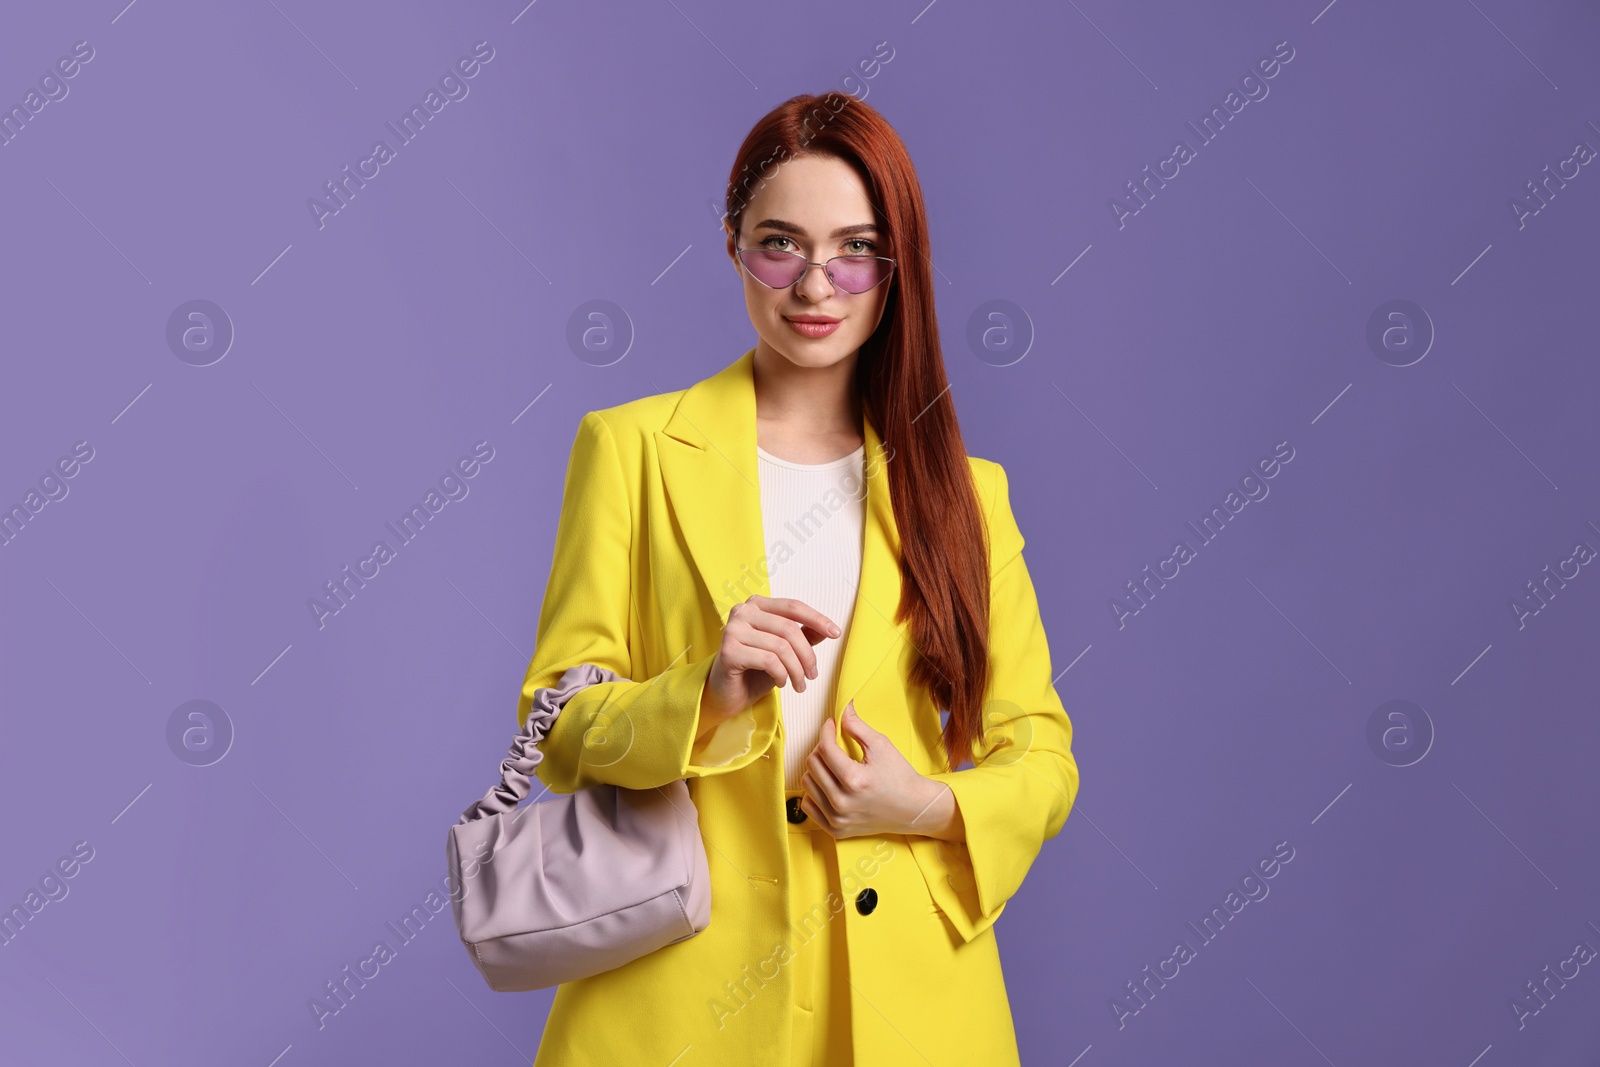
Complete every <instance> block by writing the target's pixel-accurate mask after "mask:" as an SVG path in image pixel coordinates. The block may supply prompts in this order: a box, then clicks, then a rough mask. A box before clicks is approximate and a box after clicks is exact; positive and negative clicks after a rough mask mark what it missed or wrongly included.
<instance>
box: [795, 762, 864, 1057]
mask: <svg viewBox="0 0 1600 1067" xmlns="http://www.w3.org/2000/svg"><path fill="white" fill-rule="evenodd" d="M799 795H800V793H799V792H798V791H790V792H789V793H788V796H790V797H793V796H799ZM787 825H788V827H789V870H790V874H791V878H792V882H791V885H790V894H789V900H790V903H789V944H790V951H791V952H793V953H794V958H793V959H792V960H790V961H789V963H788V966H789V967H791V968H793V974H794V1005H793V1007H792V1010H791V1012H790V1015H791V1018H792V1024H791V1026H792V1032H793V1045H792V1049H793V1052H792V1054H791V1057H790V1060H789V1063H790V1065H791V1067H852V1063H853V1056H852V1052H851V1047H850V980H849V970H848V969H847V966H846V959H847V954H848V953H847V948H846V943H845V929H844V923H845V919H844V912H843V910H842V909H843V908H848V907H854V906H855V901H853V900H850V899H847V898H846V897H845V896H844V889H843V888H842V886H841V885H840V880H839V859H838V854H837V853H836V852H835V851H834V847H833V837H832V835H831V834H829V833H828V831H826V830H824V829H823V828H822V827H820V826H818V825H817V823H816V821H815V820H813V819H809V818H808V819H806V820H805V821H804V822H799V823H787ZM836 904H841V905H842V907H841V908H840V910H837V911H836V910H834V905H836Z"/></svg>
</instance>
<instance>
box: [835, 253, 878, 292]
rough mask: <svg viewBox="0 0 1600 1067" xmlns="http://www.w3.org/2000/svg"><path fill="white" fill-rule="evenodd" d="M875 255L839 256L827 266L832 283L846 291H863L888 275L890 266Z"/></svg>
mask: <svg viewBox="0 0 1600 1067" xmlns="http://www.w3.org/2000/svg"><path fill="white" fill-rule="evenodd" d="M892 265H893V264H891V263H890V262H889V261H888V260H887V259H880V258H878V257H877V256H840V257H839V258H837V259H835V260H834V261H833V262H832V263H831V264H830V265H829V267H828V271H829V273H830V274H831V275H832V277H833V284H835V285H837V286H838V287H839V288H841V289H843V290H844V291H845V292H847V293H864V292H866V291H867V290H868V289H871V288H873V287H874V286H876V285H878V284H879V283H880V282H882V281H883V280H884V279H885V278H887V277H888V276H889V268H890V267H891V266H892Z"/></svg>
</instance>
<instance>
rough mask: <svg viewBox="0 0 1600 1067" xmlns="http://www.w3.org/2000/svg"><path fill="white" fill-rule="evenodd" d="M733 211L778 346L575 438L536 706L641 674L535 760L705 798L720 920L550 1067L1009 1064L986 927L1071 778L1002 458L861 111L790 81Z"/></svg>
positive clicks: (910, 206)
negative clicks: (965, 433)
mask: <svg viewBox="0 0 1600 1067" xmlns="http://www.w3.org/2000/svg"><path fill="white" fill-rule="evenodd" d="M725 226H726V229H727V234H728V253H729V257H730V260H731V265H732V266H733V268H734V269H735V270H736V271H737V272H738V274H739V277H740V278H741V279H742V281H743V286H744V297H745V306H746V308H747V310H748V311H749V314H750V320H751V323H752V324H753V325H754V327H755V331H756V336H757V340H756V344H755V347H754V348H752V349H751V350H749V351H747V352H746V353H745V354H744V355H742V356H740V357H739V358H738V359H737V360H735V361H734V362H733V363H732V364H730V365H728V366H727V367H726V368H725V369H723V370H722V371H720V372H719V373H717V374H715V375H713V376H711V377H710V378H707V379H705V380H703V381H700V382H698V383H696V384H695V385H693V386H691V387H690V388H688V389H685V390H679V391H677V392H673V393H668V394H663V395H657V396H648V397H644V398H643V399H640V400H635V401H632V402H630V403H626V404H622V405H619V406H617V407H613V408H608V409H605V410H602V411H591V412H589V413H587V414H586V415H584V416H583V418H582V419H581V421H580V422H579V426H578V432H577V437H576V440H575V443H574V445H573V449H572V455H571V459H570V462H569V465H568V469H567V476H566V483H565V488H564V491H563V499H562V510H561V517H560V520H559V524H558V529H557V534H556V546H555V552H554V559H553V563H552V568H551V574H550V581H549V585H548V588H547V590H546V593H545V599H544V604H543V607H542V609H541V613H540V617H539V632H538V650H537V652H536V653H535V654H534V657H533V662H532V663H531V664H530V666H529V669H528V673H527V677H526V679H525V681H524V684H523V690H522V698H521V702H520V707H519V722H526V720H527V714H528V710H529V708H530V706H531V704H532V701H533V697H534V694H535V693H536V692H537V691H538V690H539V689H541V688H545V687H550V686H553V685H555V684H556V682H557V680H558V679H559V678H560V676H561V675H562V673H563V672H564V671H566V670H567V669H568V668H570V667H572V666H574V665H576V664H579V663H593V664H596V665H598V666H601V667H605V668H607V669H609V670H612V671H615V672H616V673H617V674H618V675H620V676H621V677H622V678H623V679H624V680H623V681H614V682H608V683H602V684H596V685H593V686H590V687H589V688H587V689H584V690H582V691H580V692H579V693H578V694H577V695H575V696H573V697H572V698H571V700H570V701H569V702H568V703H567V704H566V706H565V708H564V710H563V712H562V714H561V715H560V716H559V717H558V718H557V720H556V724H555V727H554V729H553V730H552V731H551V732H550V734H549V735H548V736H547V737H546V738H545V740H544V742H543V743H542V745H541V749H542V751H543V752H544V753H545V759H544V761H543V762H542V763H541V764H540V765H539V768H538V772H537V773H538V776H539V778H540V779H541V780H542V781H543V782H544V783H545V784H546V785H547V786H548V787H549V788H550V789H552V790H554V791H556V792H562V793H567V792H572V791H574V790H577V789H580V788H583V787H585V786H589V785H594V784H597V783H602V782H609V783H612V784H614V785H619V786H623V787H627V788H632V789H650V788H657V787H660V786H663V785H665V784H666V783H668V782H671V781H673V780H676V779H680V778H683V779H687V780H688V784H689V787H690V792H691V795H692V797H693V799H694V802H695V806H696V808H697V809H698V811H699V815H700V830H701V833H702V835H703V837H704V839H705V842H706V852H707V856H708V858H709V862H710V869H711V880H712V891H711V901H712V903H711V923H710V925H709V927H707V928H706V929H705V930H703V931H702V932H700V933H699V934H697V935H695V936H694V937H691V938H689V939H687V940H685V941H680V942H677V943H675V944H672V945H669V946H667V947H666V948H663V949H661V950H659V951H656V952H653V953H650V954H648V955H646V956H643V957H641V958H639V959H637V960H635V961H633V962H631V963H629V964H627V965H625V966H622V967H619V968H616V969H615V970H612V971H608V972H605V973H603V974H599V975H596V976H594V977H591V978H587V979H584V980H581V981H577V982H571V983H567V984H565V985H562V986H560V987H559V988H558V990H557V992H556V996H555V1001H554V1003H553V1004H552V1006H551V1009H550V1015H549V1019H548V1020H547V1022H546V1025H545V1032H544V1037H543V1040H542V1042H541V1044H540V1047H539V1054H538V1058H537V1060H536V1061H535V1063H536V1067H546V1065H551V1067H553V1065H557V1064H559V1065H584V1067H587V1065H591V1064H593V1065H597V1067H598V1065H606V1067H611V1065H616V1064H624V1065H632V1064H660V1065H663V1067H665V1065H666V1064H683V1065H689V1064H733V1065H740V1067H743V1065H747V1064H753V1063H761V1064H769V1063H774V1064H780V1065H782V1064H796V1065H801V1067H810V1065H813V1064H817V1065H820V1064H827V1065H829V1067H838V1065H841V1064H852V1063H857V1064H861V1065H863V1067H883V1065H894V1064H901V1063H905V1064H918V1065H925V1064H929V1063H932V1064H946V1063H948V1064H952V1065H954V1064H960V1065H963V1067H966V1065H970V1064H975V1063H981V1064H986V1065H988V1064H1015V1063H1017V1062H1018V1060H1017V1046H1016V1038H1015V1034H1014V1031H1013V1028H1012V1019H1011V1012H1010V1007H1009V1004H1008V1001H1007V997H1006V990H1005V983H1004V980H1003V978H1002V975H1001V969H1000V958H999V953H998V950H997V947H996V942H995V935H994V931H993V928H992V927H993V923H994V921H995V919H996V918H998V917H999V915H1000V913H1001V912H1002V911H1003V910H1004V907H1005V903H1006V900H1007V899H1008V898H1009V897H1010V896H1011V895H1012V894H1013V893H1015V892H1016V890H1017V889H1018V888H1019V886H1020V885H1021V883H1022V879H1023V876H1024V875H1025V874H1026V873H1027V871H1028V868H1029V867H1030V866H1031V864H1032V863H1033V860H1034V858H1035V856H1036V855H1037V854H1038V852H1039V849H1040V847H1041V845H1042V844H1043V843H1044V841H1046V840H1048V839H1049V838H1051V837H1053V836H1054V835H1055V834H1056V833H1057V832H1058V831H1059V830H1060V829H1061V826H1062V824H1063V823H1064V822H1065V820H1066V817H1067V813H1068V811H1069V809H1070V808H1071V806H1072V801H1073V798H1074V797H1075V796H1076V795H1077V791H1078V768H1077V764H1076V762H1075V760H1074V758H1073V755H1072V751H1071V741H1072V727H1071V724H1070V722H1069V721H1068V718H1067V716H1066V713H1065V711H1064V710H1063V708H1062V705H1061V701H1060V698H1059V697H1058V696H1057V694H1056V692H1055V689H1054V688H1053V686H1052V684H1051V678H1052V675H1051V666H1050V652H1049V648H1048V645H1047V643H1046V639H1045V633H1044V629H1043V626H1042V624H1041V622H1040V618H1039V610H1038V604H1037V602H1036V600H1035V594H1034V589H1033V584H1032V581H1031V580H1030V578H1029V575H1028V570H1027V567H1026V565H1025V564H1024V562H1023V558H1022V546H1023V538H1022V534H1021V532H1020V531H1019V530H1018V528H1017V524H1016V520H1015V518H1014V517H1013V515H1012V510H1011V502H1010V497H1009V492H1008V486H1007V480H1006V475H1005V472H1004V470H1003V469H1002V468H1001V467H1000V466H999V465H998V464H996V463H992V462H990V461H988V460H983V459H975V458H969V457H968V456H967V455H966V451H965V448H964V446H963V444H962V440H961V434H960V430H959V428H958V427H957V423H956V413H955V407H954V405H953V403H952V402H951V399H950V396H949V393H948V390H947V385H946V379H945V374H944V367H943V364H942V359H941V356H940V351H939V343H938V332H937V327H936V323H935V319H934V307H933V291H932V284H931V280H930V276H929V270H930V267H929V261H928V255H927V248H928V237H927V221H926V218H925V216H924V212H923V204H922V197H921V192H920V189H919V186H918V183H917V179H916V174H915V172H914V170H913V169H912V166H911V161H910V159H909V157H908V156H907V154H906V151H905V148H904V146H903V145H902V143H901V142H900V140H899V138H898V136H897V135H896V134H895V133H894V131H893V129H891V127H890V126H889V124H888V123H887V122H886V121H885V120H884V119H883V118H882V116H881V115H879V114H878V113H877V111H875V110H874V109H872V108H870V107H868V106H867V105H865V104H863V103H861V102H860V101H858V100H855V99H854V98H852V97H847V96H839V95H837V94H829V95H828V96H826V97H817V96H800V97H796V98H794V99H792V100H789V101H787V102H786V103H784V104H782V105H781V106H779V107H778V108H776V109H775V110H774V111H772V112H771V113H770V114H768V115H767V116H766V117H765V118H763V119H762V120H761V121H760V122H759V123H758V124H757V125H756V127H755V128H754V129H753V130H752V131H751V133H750V135H749V136H748V137H747V138H746V140H745V143H744V146H743V147H742V148H741V149H740V151H739V155H738V159H737V160H736V162H735V165H734V168H733V172H732V178H731V180H730V183H729V192H728V210H727V216H726V219H725ZM819 267H820V268H821V269H817V268H819ZM852 489H853V490H854V491H852ZM941 708H945V709H948V712H949V714H948V722H947V723H945V724H944V725H942V726H941V717H940V710H939V709H941ZM968 758H970V759H971V760H972V761H973V763H974V764H975V765H974V766H972V767H970V768H965V769H959V770H958V769H957V768H958V767H961V766H962V764H963V763H964V761H965V760H966V759H968Z"/></svg>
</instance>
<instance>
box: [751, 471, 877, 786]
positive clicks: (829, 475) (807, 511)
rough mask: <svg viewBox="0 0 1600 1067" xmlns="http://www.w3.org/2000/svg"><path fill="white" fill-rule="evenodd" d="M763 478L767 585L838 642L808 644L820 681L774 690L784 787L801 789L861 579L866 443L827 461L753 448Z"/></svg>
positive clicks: (828, 712)
mask: <svg viewBox="0 0 1600 1067" xmlns="http://www.w3.org/2000/svg"><path fill="white" fill-rule="evenodd" d="M756 455H757V457H758V460H759V462H758V464H757V466H758V467H759V469H760V477H761V522H762V528H763V534H764V539H765V541H766V545H767V582H768V588H769V590H770V592H771V594H772V595H773V596H775V597H793V598H794V599H796V600H799V601H801V602H803V603H805V604H808V605H810V606H811V607H813V608H815V609H816V610H818V611H820V612H822V614H824V615H826V616H827V617H828V618H830V619H832V620H833V621H834V622H836V623H838V624H839V630H840V634H839V636H838V637H825V638H823V639H822V640H821V641H820V642H818V643H817V644H815V645H812V646H811V648H812V651H813V652H814V653H815V654H816V657H817V677H815V678H808V679H806V691H805V692H804V693H797V692H795V691H794V687H793V683H792V682H791V683H790V684H789V685H786V686H784V687H783V688H782V689H780V690H779V696H778V701H779V704H780V705H781V706H782V708H783V732H784V746H783V775H784V788H785V789H786V790H798V789H803V788H804V787H803V786H802V785H801V783H800V775H801V773H802V772H803V771H804V770H805V761H806V757H807V756H809V755H810V754H811V750H812V749H813V748H815V747H816V744H817V740H818V739H819V738H820V737H821V736H822V727H823V724H824V723H826V722H829V721H830V719H831V716H832V714H833V713H834V712H835V711H838V710H842V709H837V708H835V707H834V706H833V703H834V697H835V693H836V690H837V686H838V667H839V656H840V653H841V652H842V651H843V648H844V643H845V641H846V640H847V639H848V638H849V636H850V619H851V616H852V615H854V613H855V603H856V586H857V584H858V583H859V582H860V580H861V550H862V533H863V530H864V528H865V517H866V497H867V483H866V472H865V468H864V460H865V457H866V446H865V445H861V446H858V447H857V448H856V450H855V451H854V452H852V453H850V454H849V455H848V456H841V457H840V458H838V459H835V460H830V461H829V462H827V463H794V462H791V461H790V460H787V459H779V458H778V457H777V456H774V455H772V454H771V453H770V452H768V451H766V449H764V448H762V447H761V446H760V445H757V446H756Z"/></svg>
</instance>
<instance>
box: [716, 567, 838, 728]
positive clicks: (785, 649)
mask: <svg viewBox="0 0 1600 1067" xmlns="http://www.w3.org/2000/svg"><path fill="white" fill-rule="evenodd" d="M838 636H839V627H838V626H837V625H836V624H835V623H834V621H833V620H832V619H830V618H828V617H827V616H826V615H824V614H822V613H821V612H820V611H818V610H817V609H815V608H813V607H811V606H810V605H809V604H806V603H804V602H802V601H799V600H795V599H793V598H790V597H768V596H762V595H761V594H759V593H757V594H755V595H753V596H752V597H751V598H750V599H749V600H746V601H745V602H744V603H742V604H735V605H734V606H733V609H732V610H731V611H729V612H728V623H727V625H726V626H724V627H723V628H722V644H721V645H720V646H719V647H718V649H717V654H716V657H715V658H714V659H713V660H712V662H711V674H710V675H709V676H708V677H707V678H706V685H705V689H704V690H703V691H702V692H701V695H700V719H701V733H702V735H704V733H706V732H708V731H709V730H711V729H714V728H715V727H716V726H718V725H720V724H721V723H722V722H723V721H724V720H726V719H731V718H733V717H734V716H735V715H738V714H739V713H740V712H742V711H744V710H745V709H746V708H748V707H750V706H751V705H752V704H754V703H755V702H756V701H758V700H760V699H761V698H762V697H763V696H765V695H766V694H767V692H768V691H769V690H771V689H772V687H773V686H775V685H780V686H781V685H784V684H786V683H787V684H792V685H793V686H794V689H795V692H797V693H803V692H805V689H806V679H808V678H815V677H816V676H817V655H816V653H815V652H813V651H812V650H811V646H812V645H814V644H816V643H817V642H818V641H821V640H823V639H824V638H828V637H838Z"/></svg>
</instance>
